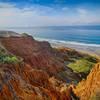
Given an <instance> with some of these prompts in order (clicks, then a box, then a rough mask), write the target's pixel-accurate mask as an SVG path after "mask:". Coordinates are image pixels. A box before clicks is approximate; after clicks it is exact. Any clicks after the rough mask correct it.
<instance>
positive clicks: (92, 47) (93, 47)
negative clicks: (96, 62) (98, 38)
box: [35, 37, 100, 57]
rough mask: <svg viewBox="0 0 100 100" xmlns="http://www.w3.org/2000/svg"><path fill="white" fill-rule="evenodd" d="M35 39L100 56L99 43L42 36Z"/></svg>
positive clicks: (53, 45)
mask: <svg viewBox="0 0 100 100" xmlns="http://www.w3.org/2000/svg"><path fill="white" fill-rule="evenodd" d="M35 39H36V40H39V41H48V42H49V43H50V44H51V46H52V47H55V48H56V47H67V48H72V49H75V50H77V51H79V52H82V53H87V54H90V55H93V56H96V57H100V45H98V44H85V43H79V42H70V41H60V40H51V39H44V38H37V37H35Z"/></svg>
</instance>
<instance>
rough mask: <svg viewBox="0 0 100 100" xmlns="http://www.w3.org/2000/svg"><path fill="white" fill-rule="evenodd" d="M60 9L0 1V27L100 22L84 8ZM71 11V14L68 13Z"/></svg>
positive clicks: (99, 19) (99, 18)
mask: <svg viewBox="0 0 100 100" xmlns="http://www.w3.org/2000/svg"><path fill="white" fill-rule="evenodd" d="M73 9H74V8H73ZM61 11H63V13H60V11H58V10H57V11H56V9H54V8H51V7H45V6H31V7H24V8H21V9H20V8H18V7H16V5H13V4H7V3H0V27H16V26H23V27H24V26H46V25H69V24H85V23H100V15H99V16H98V17H97V16H96V15H95V16H92V15H91V14H88V13H89V12H88V11H87V10H85V9H77V10H76V11H74V12H73V11H72V9H69V8H67V7H65V8H62V10H61ZM71 12H72V13H73V15H70V13H71ZM56 14H57V15H56Z"/></svg>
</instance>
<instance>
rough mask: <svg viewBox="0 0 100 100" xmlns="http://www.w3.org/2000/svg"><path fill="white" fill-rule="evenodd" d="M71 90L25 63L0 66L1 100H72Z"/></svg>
mask: <svg viewBox="0 0 100 100" xmlns="http://www.w3.org/2000/svg"><path fill="white" fill-rule="evenodd" d="M70 91H71V90H70V89H68V88H67V86H65V85H64V83H63V82H61V81H58V80H57V79H55V78H50V76H49V75H48V74H47V73H46V72H44V71H43V70H37V69H33V68H32V67H31V66H30V65H27V64H25V63H19V64H0V100H48V99H50V100H71V96H70Z"/></svg>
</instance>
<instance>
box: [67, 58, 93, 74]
mask: <svg viewBox="0 0 100 100" xmlns="http://www.w3.org/2000/svg"><path fill="white" fill-rule="evenodd" d="M94 64H95V63H93V62H90V61H88V60H86V59H84V58H83V59H79V60H76V61H75V62H72V63H70V64H68V65H67V66H68V67H70V68H71V69H72V70H73V71H75V72H78V73H79V72H84V73H88V72H89V71H90V69H91V68H92V66H93V65H94Z"/></svg>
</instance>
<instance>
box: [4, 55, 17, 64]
mask: <svg viewBox="0 0 100 100" xmlns="http://www.w3.org/2000/svg"><path fill="white" fill-rule="evenodd" d="M3 61H4V62H6V63H18V62H19V59H18V58H17V57H16V56H7V57H4V58H3Z"/></svg>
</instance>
